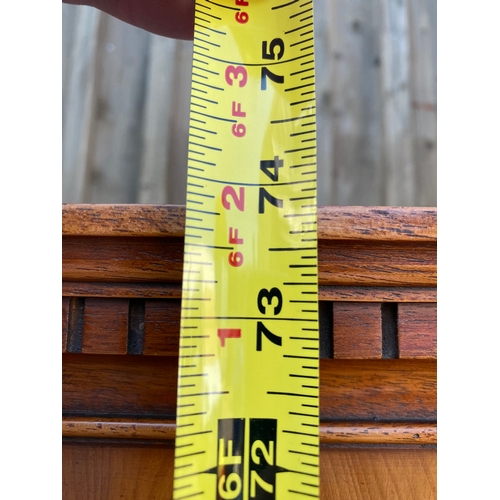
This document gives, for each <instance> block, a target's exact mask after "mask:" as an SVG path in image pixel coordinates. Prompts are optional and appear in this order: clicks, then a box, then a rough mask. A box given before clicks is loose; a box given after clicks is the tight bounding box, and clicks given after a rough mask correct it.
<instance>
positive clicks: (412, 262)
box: [318, 241, 437, 287]
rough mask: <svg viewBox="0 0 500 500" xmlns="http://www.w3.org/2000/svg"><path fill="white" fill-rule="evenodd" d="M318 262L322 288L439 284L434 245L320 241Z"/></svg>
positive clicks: (430, 285)
mask: <svg viewBox="0 0 500 500" xmlns="http://www.w3.org/2000/svg"><path fill="white" fill-rule="evenodd" d="M318 260H319V264H318V271H319V274H318V279H319V284H320V285H332V286H338V285H340V286H372V287H378V286H383V287H385V286H411V287H423V286H429V287H435V286H436V282H437V275H436V247H435V244H432V243H422V244H420V245H413V244H401V245H396V244H393V243H386V242H379V243H377V242H376V241H374V242H370V241H364V242H356V243H352V242H350V241H326V242H321V241H320V242H319V248H318Z"/></svg>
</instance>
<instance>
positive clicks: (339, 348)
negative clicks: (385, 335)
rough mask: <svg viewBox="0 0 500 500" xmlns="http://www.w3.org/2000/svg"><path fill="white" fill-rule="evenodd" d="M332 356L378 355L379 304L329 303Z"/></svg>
mask: <svg viewBox="0 0 500 500" xmlns="http://www.w3.org/2000/svg"><path fill="white" fill-rule="evenodd" d="M333 357H334V358H335V359H356V358H359V359H380V358H381V357H382V316H381V308H380V304H377V303H374V304H372V303H370V304H357V303H349V302H335V303H334V304H333Z"/></svg>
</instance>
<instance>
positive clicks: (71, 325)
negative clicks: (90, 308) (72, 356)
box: [66, 297, 85, 353]
mask: <svg viewBox="0 0 500 500" xmlns="http://www.w3.org/2000/svg"><path fill="white" fill-rule="evenodd" d="M84 314H85V299H84V298H82V297H71V298H70V300H69V315H68V343H67V346H66V351H67V352H69V353H81V352H82V343H83V325H84Z"/></svg>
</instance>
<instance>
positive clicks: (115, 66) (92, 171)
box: [62, 0, 437, 206]
mask: <svg viewBox="0 0 500 500" xmlns="http://www.w3.org/2000/svg"><path fill="white" fill-rule="evenodd" d="M314 8H315V30H316V31H315V36H316V40H315V50H316V98H317V111H318V113H317V121H318V124H317V125H318V126H317V131H318V132H317V139H318V203H319V204H320V205H403V206H435V205H436V203H437V200H436V0H314ZM62 15H63V33H62V41H63V154H62V159H63V186H62V198H63V202H67V203H174V204H184V203H185V191H186V188H185V186H186V169H187V167H186V165H187V142H188V121H189V93H190V71H191V49H192V43H191V42H185V41H178V40H171V39H167V38H162V37H159V36H156V35H152V34H150V33H147V32H146V31H143V30H140V29H138V28H135V27H133V26H130V25H127V24H125V23H122V22H121V21H118V20H116V19H114V18H112V17H110V16H108V15H107V14H104V13H102V12H100V11H98V10H95V9H92V8H89V7H77V6H71V5H63V11H62Z"/></svg>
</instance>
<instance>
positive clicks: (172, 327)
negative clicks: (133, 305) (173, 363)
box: [143, 300, 181, 356]
mask: <svg viewBox="0 0 500 500" xmlns="http://www.w3.org/2000/svg"><path fill="white" fill-rule="evenodd" d="M180 316H181V302H180V300H146V301H145V304H144V324H145V328H144V351H143V353H144V354H145V355H153V356H178V355H179V330H180Z"/></svg>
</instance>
